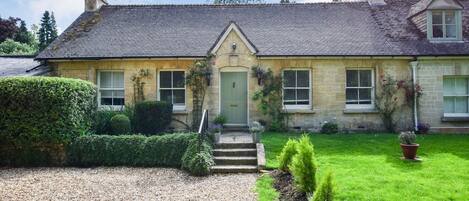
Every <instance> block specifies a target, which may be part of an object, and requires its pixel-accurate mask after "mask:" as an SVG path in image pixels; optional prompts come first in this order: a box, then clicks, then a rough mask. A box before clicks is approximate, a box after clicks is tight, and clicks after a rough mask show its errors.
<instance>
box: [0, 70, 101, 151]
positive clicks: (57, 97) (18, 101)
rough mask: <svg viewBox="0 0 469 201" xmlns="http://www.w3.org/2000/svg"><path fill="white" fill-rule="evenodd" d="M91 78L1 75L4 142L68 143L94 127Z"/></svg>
mask: <svg viewBox="0 0 469 201" xmlns="http://www.w3.org/2000/svg"><path fill="white" fill-rule="evenodd" d="M95 110H96V88H95V86H94V85H93V84H92V83H91V82H87V81H83V80H78V79H68V78H56V77H10V78H1V79H0V144H5V143H6V144H13V145H18V144H25V143H26V144H30V143H33V144H34V143H59V144H60V143H67V142H70V141H71V140H72V139H73V138H75V137H77V136H78V135H79V134H80V133H83V132H84V131H86V130H87V129H89V128H90V125H91V119H92V115H93V113H94V111H95Z"/></svg>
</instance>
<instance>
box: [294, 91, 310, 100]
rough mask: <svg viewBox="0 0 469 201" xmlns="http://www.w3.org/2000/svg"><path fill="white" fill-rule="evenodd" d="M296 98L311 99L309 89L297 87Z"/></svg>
mask: <svg viewBox="0 0 469 201" xmlns="http://www.w3.org/2000/svg"><path fill="white" fill-rule="evenodd" d="M296 93H297V94H296V96H297V97H296V99H297V100H309V90H308V89H297V90H296Z"/></svg>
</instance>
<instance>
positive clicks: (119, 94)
mask: <svg viewBox="0 0 469 201" xmlns="http://www.w3.org/2000/svg"><path fill="white" fill-rule="evenodd" d="M114 97H118V98H124V90H118V91H114Z"/></svg>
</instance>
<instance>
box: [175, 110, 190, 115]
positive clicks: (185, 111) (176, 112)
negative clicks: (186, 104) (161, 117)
mask: <svg viewBox="0 0 469 201" xmlns="http://www.w3.org/2000/svg"><path fill="white" fill-rule="evenodd" d="M173 114H175V115H178V114H179V115H184V114H189V111H187V110H173Z"/></svg>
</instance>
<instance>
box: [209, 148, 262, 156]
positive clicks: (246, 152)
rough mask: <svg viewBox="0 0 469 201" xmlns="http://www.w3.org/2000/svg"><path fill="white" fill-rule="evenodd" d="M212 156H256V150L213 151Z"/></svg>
mask: <svg viewBox="0 0 469 201" xmlns="http://www.w3.org/2000/svg"><path fill="white" fill-rule="evenodd" d="M213 155H214V156H256V155H257V150H256V149H251V148H243V149H214V150H213Z"/></svg>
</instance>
